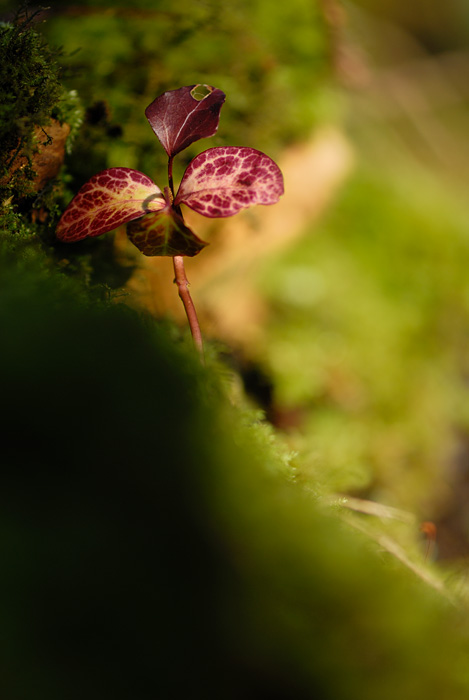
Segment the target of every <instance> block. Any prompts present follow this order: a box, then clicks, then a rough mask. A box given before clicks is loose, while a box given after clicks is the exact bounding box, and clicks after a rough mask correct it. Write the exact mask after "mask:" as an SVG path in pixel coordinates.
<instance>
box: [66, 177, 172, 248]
mask: <svg viewBox="0 0 469 700" xmlns="http://www.w3.org/2000/svg"><path fill="white" fill-rule="evenodd" d="M165 206H166V202H165V199H164V196H163V194H162V192H161V190H160V189H159V187H157V186H156V185H155V183H154V182H152V180H150V178H149V177H147V176H146V175H144V174H143V173H141V172H139V171H138V170H131V169H130V168H110V169H109V170H103V171H102V172H101V173H98V174H97V175H93V177H92V178H91V180H88V182H87V183H85V184H84V185H83V187H82V188H81V189H80V190H79V192H78V194H77V195H76V196H75V197H74V198H73V199H72V201H71V202H70V204H69V205H68V207H67V208H66V209H65V211H64V213H63V214H62V217H61V218H60V221H59V223H58V225H57V231H56V234H57V238H59V239H60V240H61V241H65V242H66V243H74V242H75V241H80V240H81V239H82V238H87V237H88V236H100V235H101V234H102V233H107V232H108V231H112V230H113V229H115V228H117V227H118V226H120V225H121V224H125V223H127V222H128V221H132V219H137V218H138V217H140V216H144V215H145V214H147V213H148V212H152V211H159V210H160V209H162V208H163V207H165Z"/></svg>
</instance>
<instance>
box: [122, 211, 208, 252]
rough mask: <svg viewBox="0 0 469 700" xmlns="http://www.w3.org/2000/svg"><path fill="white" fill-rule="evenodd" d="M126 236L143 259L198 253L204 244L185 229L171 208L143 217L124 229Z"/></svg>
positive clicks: (187, 228)
mask: <svg viewBox="0 0 469 700" xmlns="http://www.w3.org/2000/svg"><path fill="white" fill-rule="evenodd" d="M127 236H128V237H129V239H130V240H131V241H132V243H133V244H134V245H135V246H137V248H138V249H139V250H140V251H141V252H142V253H143V254H144V255H150V256H151V255H169V256H171V257H172V256H174V255H186V256H188V257H193V256H194V255H197V253H200V251H201V250H202V248H204V247H205V246H206V245H207V243H204V241H201V240H200V238H198V237H197V236H196V235H195V233H194V232H193V231H191V229H190V228H189V227H188V226H186V225H185V223H184V221H183V219H182V217H181V216H180V215H179V214H178V213H177V212H175V211H174V209H173V208H172V207H171V206H167V207H166V208H165V209H163V210H162V211H160V212H158V213H154V214H147V216H144V217H143V218H142V219H139V220H138V221H133V222H131V223H130V224H129V225H128V226H127Z"/></svg>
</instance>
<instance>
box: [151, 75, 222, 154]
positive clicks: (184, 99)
mask: <svg viewBox="0 0 469 700" xmlns="http://www.w3.org/2000/svg"><path fill="white" fill-rule="evenodd" d="M198 88H200V90H201V94H202V95H203V92H204V91H207V90H208V93H207V94H206V95H205V96H202V97H201V99H196V97H194V95H197V94H198V93H197V89H198ZM224 101H225V93H224V92H222V91H221V90H218V89H217V88H214V87H212V86H211V85H188V86H187V87H182V88H179V89H178V90H169V91H168V92H165V93H163V94H162V95H160V97H157V98H156V100H154V101H153V102H152V103H151V105H149V106H148V107H147V108H146V110H145V114H146V117H147V119H148V121H149V122H150V126H151V128H152V129H153V131H154V132H155V134H156V135H157V136H158V138H159V140H160V141H161V144H162V145H163V148H164V149H165V151H166V153H167V154H168V156H169V157H170V158H171V157H172V156H175V155H176V153H179V152H180V151H182V150H184V148H187V147H188V146H190V144H191V143H193V142H194V141H198V140H199V139H203V138H207V137H208V136H213V134H214V133H215V132H216V130H217V129H218V122H219V121H220V110H221V108H222V105H223V103H224Z"/></svg>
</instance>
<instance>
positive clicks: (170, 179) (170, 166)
mask: <svg viewBox="0 0 469 700" xmlns="http://www.w3.org/2000/svg"><path fill="white" fill-rule="evenodd" d="M168 184H169V189H170V190H171V194H172V195H173V199H174V182H173V156H170V157H169V158H168Z"/></svg>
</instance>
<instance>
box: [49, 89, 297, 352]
mask: <svg viewBox="0 0 469 700" xmlns="http://www.w3.org/2000/svg"><path fill="white" fill-rule="evenodd" d="M224 101H225V94H224V93H223V92H222V91H221V90H218V89H217V88H214V87H211V86H210V85H189V86H187V87H182V88H179V89H178V90H170V91H168V92H165V93H164V94H163V95H160V97H157V98H156V100H154V101H153V102H152V103H151V105H149V107H147V109H146V110H145V115H146V117H147V119H148V121H149V123H150V126H151V128H152V129H153V131H154V132H155V134H156V136H157V137H158V139H159V140H160V142H161V144H162V146H163V148H164V149H165V151H166V153H167V154H168V186H167V187H165V188H164V190H163V191H161V190H160V189H159V187H157V185H155V183H154V182H153V181H152V180H151V179H150V178H149V177H147V175H144V174H143V173H141V172H139V171H138V170H132V169H130V168H109V169H108V170H104V171H102V172H100V173H98V174H97V175H94V176H93V177H92V178H91V179H90V180H88V182H87V183H85V184H84V185H83V187H82V188H81V189H80V190H79V192H78V194H77V195H76V196H75V197H74V198H73V199H72V201H71V202H70V204H69V205H68V207H67V208H66V209H65V211H64V213H63V215H62V217H61V219H60V221H59V223H58V225H57V237H58V238H59V239H60V240H61V241H64V242H66V243H74V242H75V241H80V240H82V239H83V238H87V237H90V236H100V235H101V234H103V233H107V232H108V231H112V230H113V229H115V228H117V227H118V226H121V225H122V224H128V226H127V235H128V237H129V239H130V240H131V242H132V243H133V244H134V245H135V246H136V247H137V248H138V249H139V250H140V251H141V252H142V253H143V254H144V255H165V256H170V257H172V258H173V265H174V273H175V282H176V284H177V286H178V291H179V296H180V298H181V301H182V303H183V304H184V308H185V311H186V315H187V319H188V321H189V326H190V329H191V333H192V337H193V339H194V343H195V345H196V346H197V348H198V349H199V350H200V351H201V352H202V337H201V333H200V327H199V322H198V320H197V314H196V311H195V307H194V304H193V302H192V298H191V296H190V293H189V288H188V281H187V277H186V274H185V270H184V257H183V256H190V257H192V256H194V255H197V254H198V253H199V252H200V251H201V250H202V248H204V246H206V245H207V244H206V243H205V242H204V241H201V240H200V238H198V237H197V236H196V235H195V233H194V232H193V231H192V230H191V229H190V228H189V227H188V226H186V224H185V222H184V217H183V214H182V211H181V205H182V204H185V205H186V206H188V207H190V208H191V209H193V210H194V211H196V212H198V213H199V214H203V215H204V216H207V217H209V218H217V217H226V216H233V214H236V213H237V212H238V211H240V209H244V208H246V207H250V206H252V205H253V204H275V202H277V201H278V199H279V197H280V196H281V195H282V194H283V177H282V173H281V171H280V169H279V167H278V166H277V165H276V164H275V163H274V161H273V160H272V159H271V158H269V157H268V156H266V155H265V153H261V152H260V151H257V150H255V149H254V148H237V147H233V146H225V147H221V148H209V149H208V150H206V151H204V152H203V153H200V155H198V156H196V157H195V158H194V159H193V160H192V161H191V163H189V165H188V167H187V169H186V171H185V173H184V175H183V177H182V180H181V182H180V184H179V188H178V190H177V193H175V190H174V183H173V159H174V156H176V155H177V154H178V153H180V152H181V151H183V150H184V149H185V148H187V147H188V146H190V144H191V143H194V141H198V140H199V139H202V138H207V137H209V136H213V134H214V133H215V132H216V131H217V129H218V122H219V120H220V110H221V108H222V105H223V103H224Z"/></svg>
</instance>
